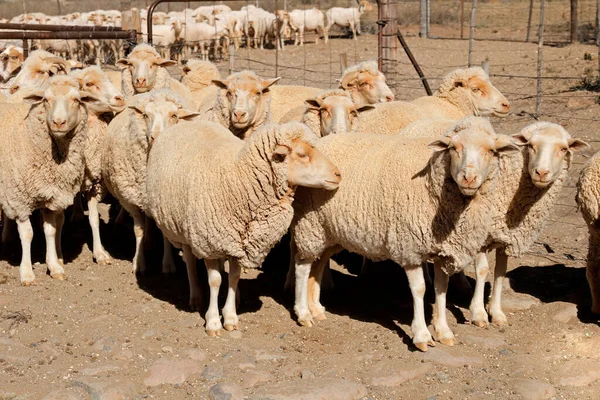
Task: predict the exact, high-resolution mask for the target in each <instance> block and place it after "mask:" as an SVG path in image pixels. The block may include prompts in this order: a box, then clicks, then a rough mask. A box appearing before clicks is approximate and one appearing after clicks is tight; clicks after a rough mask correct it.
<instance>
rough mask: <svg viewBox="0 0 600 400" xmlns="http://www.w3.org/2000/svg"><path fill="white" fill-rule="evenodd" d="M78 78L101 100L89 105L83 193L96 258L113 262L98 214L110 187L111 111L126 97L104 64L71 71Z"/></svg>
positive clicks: (122, 105) (119, 108) (118, 108)
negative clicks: (105, 179)
mask: <svg viewBox="0 0 600 400" xmlns="http://www.w3.org/2000/svg"><path fill="white" fill-rule="evenodd" d="M70 75H71V76H73V77H74V78H75V79H77V81H78V83H79V86H80V90H81V91H83V92H85V93H89V94H91V95H93V96H94V97H96V98H97V99H99V100H100V101H97V102H92V103H90V104H89V105H88V106H87V111H88V121H87V128H88V130H87V134H86V143H85V145H84V153H83V154H84V159H85V179H84V182H83V185H82V187H81V192H83V193H84V194H85V196H86V201H87V205H88V218H89V221H90V227H91V228H92V238H93V247H92V253H93V255H94V259H95V260H96V262H97V263H98V264H100V265H106V264H110V263H111V262H112V261H111V258H110V255H109V254H108V253H107V252H106V251H105V250H104V247H103V246H102V241H101V239H100V219H99V216H98V202H99V201H100V200H102V198H103V197H104V195H105V192H106V189H105V188H104V185H103V184H102V174H101V169H102V160H101V157H102V145H103V142H104V136H105V134H106V129H107V126H108V123H109V122H110V118H111V116H110V114H107V113H112V112H121V111H123V109H124V108H125V100H124V99H123V95H122V94H121V92H120V91H119V90H118V89H117V88H116V87H115V86H114V85H113V84H112V82H111V81H110V80H109V78H108V76H107V75H106V74H105V73H104V72H103V71H102V69H101V68H100V67H97V66H94V67H88V68H85V69H81V70H74V71H71V73H70Z"/></svg>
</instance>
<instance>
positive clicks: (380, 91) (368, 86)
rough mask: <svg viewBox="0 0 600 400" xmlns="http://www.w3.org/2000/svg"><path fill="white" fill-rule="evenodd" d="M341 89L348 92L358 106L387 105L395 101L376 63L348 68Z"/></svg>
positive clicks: (365, 62) (369, 62)
mask: <svg viewBox="0 0 600 400" xmlns="http://www.w3.org/2000/svg"><path fill="white" fill-rule="evenodd" d="M340 88H341V89H344V90H346V91H348V92H349V93H350V95H351V96H352V100H354V102H355V103H356V104H375V103H385V102H387V101H394V99H395V97H394V94H393V93H392V91H391V90H390V88H389V86H388V85H387V83H386V78H385V75H384V74H383V73H381V71H379V70H378V69H377V62H375V61H364V62H362V63H359V64H356V65H353V66H351V67H348V68H346V70H345V71H344V74H343V76H342V79H340Z"/></svg>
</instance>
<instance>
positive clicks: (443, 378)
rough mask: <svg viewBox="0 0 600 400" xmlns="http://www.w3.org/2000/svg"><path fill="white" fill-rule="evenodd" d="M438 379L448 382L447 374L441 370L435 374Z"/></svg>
mask: <svg viewBox="0 0 600 400" xmlns="http://www.w3.org/2000/svg"><path fill="white" fill-rule="evenodd" d="M437 376H438V379H439V380H440V382H441V383H447V382H448V375H446V374H445V373H443V372H438V374H437Z"/></svg>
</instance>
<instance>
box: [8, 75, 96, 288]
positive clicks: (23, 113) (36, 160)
mask: <svg viewBox="0 0 600 400" xmlns="http://www.w3.org/2000/svg"><path fill="white" fill-rule="evenodd" d="M25 100H26V101H28V102H30V103H32V104H33V105H31V106H30V105H28V104H9V103H5V104H3V105H2V107H0V118H1V119H2V121H3V129H2V130H1V131H0V136H1V140H2V143H3V144H2V146H0V164H1V165H2V168H0V205H1V207H2V212H3V213H4V214H5V215H6V216H7V217H8V218H10V219H12V220H16V221H17V227H18V230H19V237H20V238H21V247H22V251H23V253H22V258H21V265H20V270H19V272H20V279H21V284H22V285H24V286H29V285H32V284H34V282H35V275H34V273H33V269H32V265H31V241H32V239H33V229H32V227H31V222H30V221H29V216H30V215H31V213H32V212H33V211H34V210H36V209H41V210H42V215H43V217H44V234H45V236H46V264H47V267H48V269H49V270H50V275H51V276H52V278H54V279H65V278H66V275H65V271H64V268H63V265H62V263H63V259H62V258H63V257H62V250H61V241H60V234H61V229H62V225H63V222H64V210H65V209H66V208H67V207H68V206H70V205H71V204H73V198H74V197H75V195H76V194H77V193H78V192H79V190H80V189H81V184H82V183H83V178H84V168H85V159H84V146H85V142H86V135H85V132H86V130H87V112H86V110H85V107H84V104H86V103H87V102H89V101H92V102H93V101H96V100H97V99H95V98H93V97H91V96H90V95H88V94H86V93H81V92H80V91H79V84H78V82H77V81H76V80H75V79H74V78H73V77H70V76H63V75H61V76H54V77H52V78H50V80H49V81H48V84H47V87H46V88H45V89H38V90H36V91H35V92H33V93H30V94H29V95H27V96H26V97H25ZM17 155H18V156H17Z"/></svg>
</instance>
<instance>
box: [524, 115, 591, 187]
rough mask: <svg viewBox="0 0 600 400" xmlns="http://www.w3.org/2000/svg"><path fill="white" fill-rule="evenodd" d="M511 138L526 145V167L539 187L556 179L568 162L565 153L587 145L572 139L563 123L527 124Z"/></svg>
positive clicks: (587, 146) (584, 147) (567, 153)
mask: <svg viewBox="0 0 600 400" xmlns="http://www.w3.org/2000/svg"><path fill="white" fill-rule="evenodd" d="M513 139H514V140H515V142H516V143H517V144H518V145H520V146H527V152H528V157H529V161H528V165H527V170H528V172H529V175H530V176H531V181H532V182H533V184H534V185H535V186H537V187H539V188H546V187H548V186H550V185H551V184H552V183H553V182H554V181H556V179H558V177H559V176H560V175H561V173H562V171H563V169H564V166H565V162H566V161H567V162H568V156H567V155H570V153H572V152H576V151H581V150H584V149H586V148H589V147H590V146H589V145H588V144H587V143H586V142H584V141H583V140H579V139H574V138H572V137H571V135H569V133H568V132H567V131H566V130H565V129H564V128H563V127H562V126H560V125H557V124H552V123H549V122H538V123H535V124H532V125H529V126H527V127H525V128H524V129H523V130H522V131H521V132H519V133H517V134H516V135H513ZM569 158H570V156H569Z"/></svg>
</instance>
